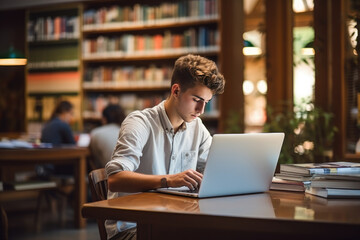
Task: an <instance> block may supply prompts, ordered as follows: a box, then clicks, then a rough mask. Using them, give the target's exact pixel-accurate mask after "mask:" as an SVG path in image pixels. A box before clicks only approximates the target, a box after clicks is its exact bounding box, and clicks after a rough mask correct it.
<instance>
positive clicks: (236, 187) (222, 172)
mask: <svg viewBox="0 0 360 240" xmlns="http://www.w3.org/2000/svg"><path fill="white" fill-rule="evenodd" d="M284 136H285V135H284V133H248V134H215V135H214V136H213V140H212V144H211V147H210V150H209V155H208V159H207V163H206V166H205V170H204V176H203V180H202V182H201V185H200V188H199V189H198V192H192V191H190V190H189V188H187V187H181V188H159V189H157V191H158V192H163V193H170V194H177V195H182V196H189V197H197V198H205V197H216V196H227V195H236V194H248V193H258V192H265V191H267V190H269V187H270V184H271V180H272V177H273V176H274V172H275V168H276V164H277V161H278V158H279V154H280V150H281V146H282V143H283V141H284Z"/></svg>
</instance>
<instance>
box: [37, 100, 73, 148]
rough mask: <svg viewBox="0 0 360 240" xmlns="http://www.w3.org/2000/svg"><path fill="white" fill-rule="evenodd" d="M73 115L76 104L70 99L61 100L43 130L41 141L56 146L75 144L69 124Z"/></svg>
mask: <svg viewBox="0 0 360 240" xmlns="http://www.w3.org/2000/svg"><path fill="white" fill-rule="evenodd" d="M73 116H74V106H73V105H72V104H71V103H70V102H69V101H61V102H59V104H58V105H57V106H56V108H55V109H54V111H53V113H52V115H51V118H50V120H49V121H48V122H47V123H46V124H45V127H44V128H43V129H42V131H41V142H44V143H51V144H53V145H54V146H61V145H64V144H72V145H75V144H76V141H75V138H74V135H73V133H72V130H71V128H70V125H69V124H70V123H71V121H72V119H73Z"/></svg>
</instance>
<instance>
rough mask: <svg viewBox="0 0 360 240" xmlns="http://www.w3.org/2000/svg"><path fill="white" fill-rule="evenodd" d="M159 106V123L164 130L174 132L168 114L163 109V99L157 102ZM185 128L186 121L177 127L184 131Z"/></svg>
mask: <svg viewBox="0 0 360 240" xmlns="http://www.w3.org/2000/svg"><path fill="white" fill-rule="evenodd" d="M159 107H160V119H161V124H162V126H163V128H164V130H165V131H169V132H172V133H173V132H174V128H173V126H172V124H171V122H170V119H169V117H168V115H167V114H166V111H165V100H164V101H162V102H161V103H160V104H159ZM186 128H187V123H186V122H185V121H184V122H183V123H182V124H181V125H180V127H179V131H185V130H186Z"/></svg>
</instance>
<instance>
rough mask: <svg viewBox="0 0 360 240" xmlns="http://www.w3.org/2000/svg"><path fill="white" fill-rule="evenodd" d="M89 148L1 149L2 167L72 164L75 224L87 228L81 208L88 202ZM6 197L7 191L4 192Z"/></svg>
mask: <svg viewBox="0 0 360 240" xmlns="http://www.w3.org/2000/svg"><path fill="white" fill-rule="evenodd" d="M88 154H89V151H88V149H87V148H79V147H62V148H48V149H47V148H34V149H0V166H1V168H2V169H3V172H2V177H3V178H4V170H5V171H6V167H7V166H22V165H28V164H40V163H41V164H42V163H54V164H72V165H73V166H74V177H75V204H74V224H75V227H77V228H84V227H85V226H86V219H84V218H82V217H81V206H82V205H83V204H84V203H85V202H86V182H85V179H86V174H87V170H86V166H87V165H86V156H87V155H88ZM2 194H3V195H4V196H5V195H6V191H4V192H2Z"/></svg>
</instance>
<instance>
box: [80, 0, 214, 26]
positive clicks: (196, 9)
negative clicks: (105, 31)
mask: <svg viewBox="0 0 360 240" xmlns="http://www.w3.org/2000/svg"><path fill="white" fill-rule="evenodd" d="M217 4H218V2H217V0H190V1H184V0H183V1H177V2H164V3H161V4H158V5H154V6H150V5H147V4H146V5H141V4H135V5H133V6H119V5H113V6H111V7H108V8H106V7H102V8H100V9H88V10H86V11H85V12H84V25H85V26H84V29H86V26H87V25H94V24H104V23H114V22H135V23H138V22H151V21H156V20H162V19H171V20H172V21H173V20H175V19H178V18H191V17H193V18H194V17H197V18H201V17H207V16H214V15H217V9H218V6H217Z"/></svg>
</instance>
